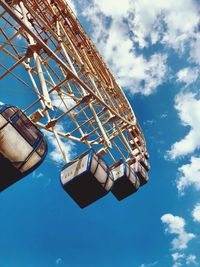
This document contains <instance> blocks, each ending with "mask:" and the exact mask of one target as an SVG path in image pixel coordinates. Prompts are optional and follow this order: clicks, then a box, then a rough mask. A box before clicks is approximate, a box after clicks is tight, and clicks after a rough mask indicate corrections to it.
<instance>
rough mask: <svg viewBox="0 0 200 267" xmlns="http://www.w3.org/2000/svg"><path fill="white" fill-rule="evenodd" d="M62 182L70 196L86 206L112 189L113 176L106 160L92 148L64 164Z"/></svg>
mask: <svg viewBox="0 0 200 267" xmlns="http://www.w3.org/2000/svg"><path fill="white" fill-rule="evenodd" d="M61 184H62V186H63V188H64V190H65V191H66V192H67V193H68V194H69V195H70V197H71V198H72V199H73V200H74V201H75V202H76V203H77V204H78V205H79V206H80V207H81V208H84V207H86V206H88V205H90V204H91V203H93V202H94V201H96V200H98V199H99V198H101V197H103V196H105V195H106V194H107V193H108V192H109V191H110V189H111V188H112V186H113V177H112V173H111V172H110V170H109V167H108V166H107V164H106V163H105V161H104V160H103V159H102V158H100V157H99V156H98V155H97V154H96V153H95V152H94V150H93V149H91V150H89V151H88V152H86V153H84V154H83V155H81V156H80V157H79V158H77V159H75V160H74V161H72V162H70V163H67V164H66V165H65V166H64V168H63V169H62V171H61Z"/></svg>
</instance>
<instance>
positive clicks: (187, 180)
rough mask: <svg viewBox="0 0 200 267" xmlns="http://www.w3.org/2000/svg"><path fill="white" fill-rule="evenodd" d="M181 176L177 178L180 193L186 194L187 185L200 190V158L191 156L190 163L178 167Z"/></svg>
mask: <svg viewBox="0 0 200 267" xmlns="http://www.w3.org/2000/svg"><path fill="white" fill-rule="evenodd" d="M178 171H179V174H180V175H179V178H178V180H177V188H178V191H179V193H180V194H182V195H183V194H184V191H185V189H186V188H187V187H190V186H193V187H194V188H195V189H196V190H198V191H200V179H199V177H200V158H199V157H191V160H190V163H188V164H185V165H182V166H181V167H179V168H178Z"/></svg>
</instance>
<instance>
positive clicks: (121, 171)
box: [111, 161, 140, 200]
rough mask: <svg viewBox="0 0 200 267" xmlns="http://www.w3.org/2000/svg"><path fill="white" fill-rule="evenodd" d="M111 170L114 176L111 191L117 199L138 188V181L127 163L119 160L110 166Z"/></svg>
mask: <svg viewBox="0 0 200 267" xmlns="http://www.w3.org/2000/svg"><path fill="white" fill-rule="evenodd" d="M111 172H112V174H113V177H114V186H113V188H112V190H111V191H112V193H113V195H114V196H115V197H116V198H117V199H118V200H122V199H124V198H126V197H128V196H129V195H131V194H133V193H135V192H136V191H137V190H138V189H139V187H140V181H139V179H138V177H137V175H136V174H135V172H134V170H133V169H132V168H131V167H130V166H129V165H128V164H126V163H124V162H123V161H120V162H119V164H117V166H114V167H111Z"/></svg>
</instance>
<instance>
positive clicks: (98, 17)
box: [83, 0, 167, 95]
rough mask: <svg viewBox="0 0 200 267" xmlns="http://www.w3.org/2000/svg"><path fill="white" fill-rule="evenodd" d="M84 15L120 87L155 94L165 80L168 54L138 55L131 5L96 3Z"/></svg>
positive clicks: (123, 2) (123, 3) (114, 2)
mask: <svg viewBox="0 0 200 267" xmlns="http://www.w3.org/2000/svg"><path fill="white" fill-rule="evenodd" d="M118 6H120V8H118ZM115 9H116V10H118V12H117V11H116V12H115ZM83 14H84V15H85V16H86V17H87V19H88V20H89V21H90V23H91V26H93V40H94V41H95V42H96V44H97V46H98V48H99V49H100V51H101V53H102V54H103V56H104V59H105V60H106V62H107V63H108V65H109V66H110V68H111V69H112V71H113V72H114V74H115V76H116V78H117V80H118V82H119V84H120V85H121V86H123V87H124V88H125V89H127V90H129V91H130V92H131V93H133V94H134V93H138V92H140V93H142V94H144V95H150V94H152V93H154V92H155V91H156V88H157V87H158V86H159V85H161V84H162V83H163V82H164V80H165V77H166V74H167V55H166V54H163V53H160V52H159V53H156V52H155V53H153V54H152V55H150V56H149V57H148V58H145V57H144V56H143V54H142V53H138V52H136V49H135V45H136V43H135V40H134V39H133V35H131V34H130V33H131V29H130V23H131V21H132V20H133V17H134V11H133V4H132V2H131V1H128V0H125V1H121V0H120V1H96V0H95V1H94V2H93V4H90V6H89V8H88V6H87V8H86V9H85V11H84V12H83ZM124 16H126V20H124ZM108 17H109V18H110V20H108V19H107V18H108ZM108 21H109V23H108ZM129 22H130V23H129ZM116 55H117V57H116ZM133 85H134V86H133Z"/></svg>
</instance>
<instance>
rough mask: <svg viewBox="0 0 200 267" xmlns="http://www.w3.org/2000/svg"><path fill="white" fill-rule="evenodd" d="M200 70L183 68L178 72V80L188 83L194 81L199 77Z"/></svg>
mask: <svg viewBox="0 0 200 267" xmlns="http://www.w3.org/2000/svg"><path fill="white" fill-rule="evenodd" d="M198 75H199V70H198V68H190V67H188V68H184V69H181V70H180V71H179V72H178V73H177V74H176V76H177V82H183V83H185V84H186V85H189V84H191V83H194V82H195V81H196V79H197V78H198Z"/></svg>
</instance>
